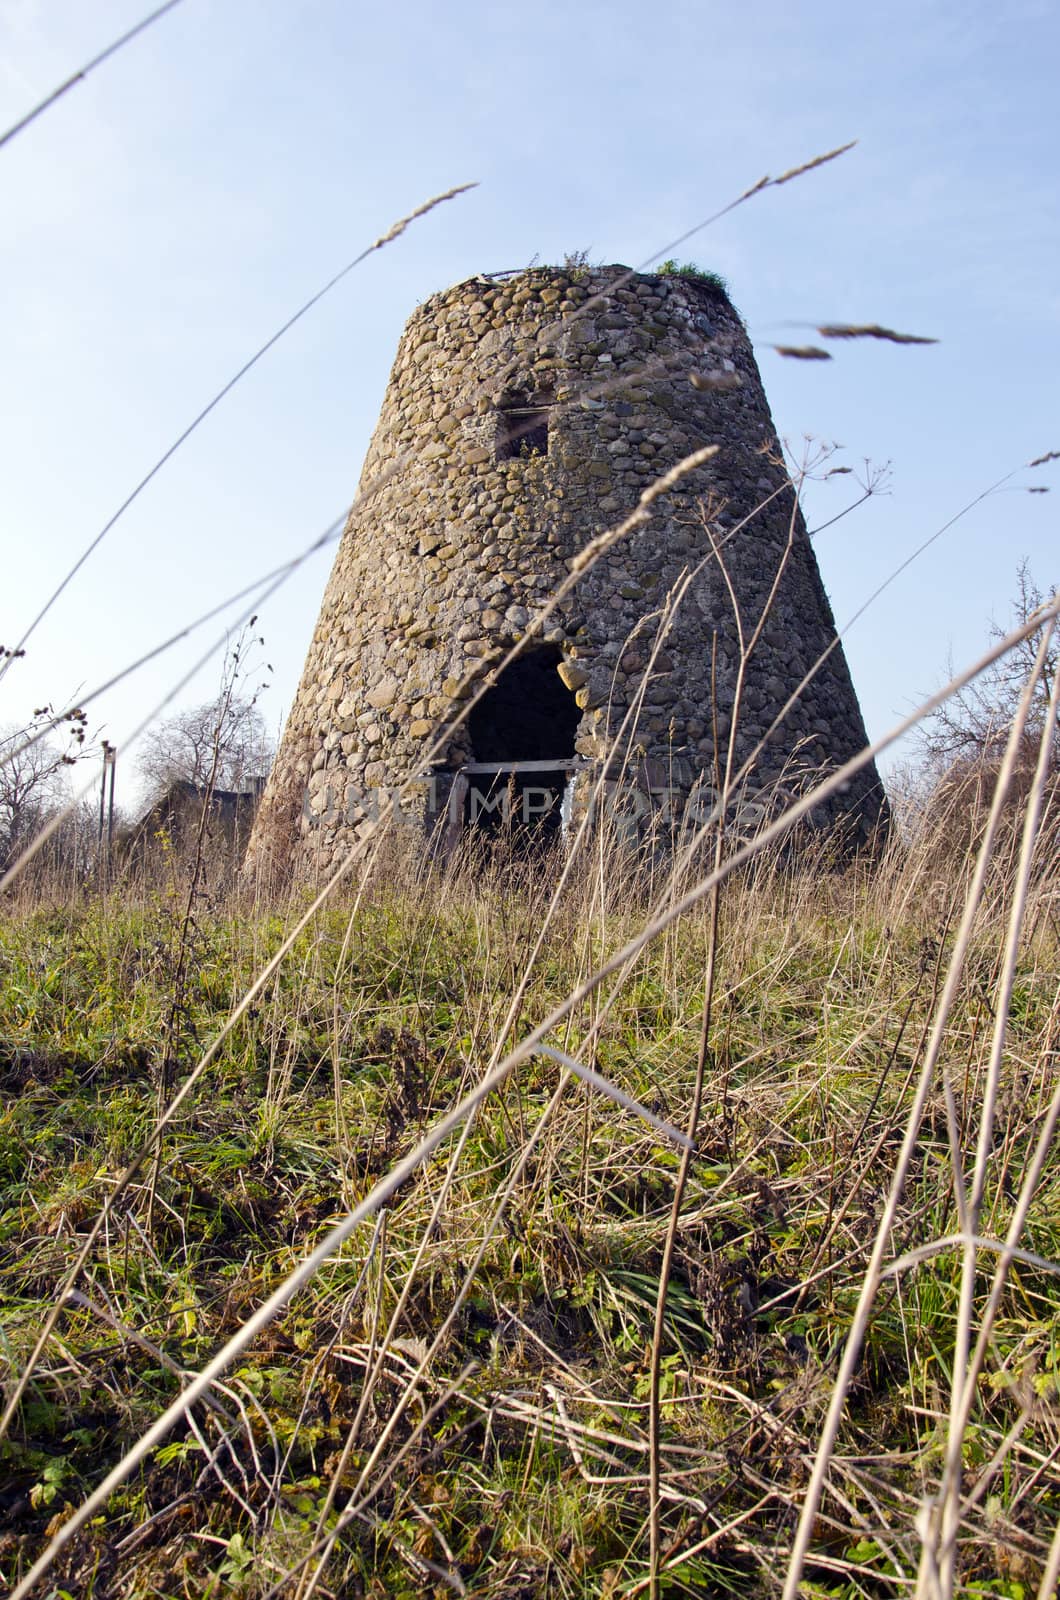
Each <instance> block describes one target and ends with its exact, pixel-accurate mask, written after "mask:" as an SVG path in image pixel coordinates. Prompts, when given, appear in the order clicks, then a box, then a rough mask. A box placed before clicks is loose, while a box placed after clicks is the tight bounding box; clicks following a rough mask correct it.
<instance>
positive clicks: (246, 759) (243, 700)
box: [137, 617, 275, 799]
mask: <svg viewBox="0 0 1060 1600" xmlns="http://www.w3.org/2000/svg"><path fill="white" fill-rule="evenodd" d="M257 620H258V619H257V617H251V619H250V621H249V622H248V623H247V624H246V626H245V627H244V628H243V630H242V631H241V633H240V634H239V636H238V638H237V639H236V640H235V641H234V642H233V643H231V644H230V645H229V648H228V651H227V652H226V655H225V661H224V669H223V672H222V675H221V688H220V691H219V693H218V694H217V696H216V697H215V698H214V699H213V700H209V701H207V702H206V704H205V705H201V706H193V707H192V708H191V710H189V711H178V712H177V713H176V715H175V716H172V717H166V718H165V719H164V720H163V721H162V722H159V723H158V724H157V725H156V726H155V727H154V728H152V729H150V731H149V732H148V733H147V734H145V736H144V738H143V740H142V742H141V746H140V753H139V755H138V757H137V768H138V770H139V772H140V776H141V777H142V778H143V780H144V782H145V784H146V785H147V789H148V793H149V795H150V797H151V798H152V799H157V798H158V797H159V796H160V795H162V794H164V793H165V791H166V790H167V789H169V788H170V787H171V786H172V785H173V784H174V783H181V782H182V783H192V784H194V785H195V786H196V788H198V789H210V790H214V791H217V790H229V791H234V792H236V793H238V792H240V791H241V790H245V789H249V788H251V787H252V786H253V782H254V780H255V779H258V778H262V777H264V775H265V774H266V773H267V772H268V770H269V768H270V766H271V765H272V759H273V756H274V755H275V748H274V745H273V742H272V739H271V737H270V735H269V731H268V728H267V727H266V725H265V718H264V717H263V716H262V714H261V712H260V710H259V709H258V697H259V695H260V694H261V693H262V691H263V690H264V689H266V688H267V687H268V683H267V681H263V682H260V683H258V684H257V685H256V686H254V687H249V686H248V677H249V675H250V674H251V673H253V672H254V671H256V670H258V667H257V659H258V651H259V649H260V647H261V646H262V645H263V644H264V642H265V641H264V639H263V638H261V636H260V635H258V634H255V633H254V631H253V630H254V628H255V625H256V624H257ZM265 670H266V671H267V672H269V673H271V672H272V667H271V665H269V663H267V662H266V663H265Z"/></svg>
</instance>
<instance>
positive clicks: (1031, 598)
mask: <svg viewBox="0 0 1060 1600" xmlns="http://www.w3.org/2000/svg"><path fill="white" fill-rule="evenodd" d="M1017 583H1018V590H1017V594H1016V597H1015V600H1014V601H1013V604H1012V623H1011V624H1010V626H1011V625H1015V626H1019V625H1020V624H1022V623H1025V622H1029V621H1030V620H1031V618H1032V617H1033V616H1034V614H1035V612H1036V611H1038V610H1039V609H1040V608H1041V606H1042V605H1043V604H1044V603H1045V598H1046V597H1045V595H1044V594H1043V592H1042V590H1041V589H1039V587H1038V585H1037V584H1036V583H1035V582H1034V579H1033V577H1032V576H1031V573H1030V569H1029V567H1028V565H1027V563H1026V561H1024V562H1021V563H1020V567H1019V571H1018V574H1017ZM1006 631H1007V629H1005V628H1001V627H999V626H997V625H996V624H994V625H993V626H992V627H991V629H990V637H991V638H992V639H995V640H997V639H1002V638H1004V636H1005V633H1006ZM1040 646H1041V630H1040V629H1039V630H1037V631H1036V632H1034V633H1031V634H1028V636H1027V637H1026V638H1025V639H1024V640H1023V642H1022V643H1021V644H1019V645H1017V646H1016V648H1015V649H1014V650H1010V651H1009V652H1008V654H1007V655H1004V656H1002V657H1001V659H1000V660H998V661H995V662H994V664H993V666H991V667H988V668H987V670H986V671H985V672H983V673H980V675H979V677H978V678H976V679H975V680H974V682H972V683H970V684H968V685H967V686H966V687H965V688H964V689H961V690H960V691H959V692H958V693H957V694H955V695H953V696H952V698H951V699H950V700H948V701H947V702H946V704H945V705H943V706H940V707H939V709H938V710H937V711H936V712H935V714H934V716H932V717H931V718H929V719H928V720H927V722H926V723H925V724H924V727H923V732H922V744H923V750H924V755H925V757H926V759H927V763H928V766H929V767H930V769H931V771H932V772H933V773H935V774H937V775H939V776H941V775H943V774H946V773H952V772H953V771H954V770H955V769H956V770H957V771H959V770H961V769H963V768H968V767H970V766H972V765H983V764H986V765H990V764H991V763H993V762H996V761H998V760H999V759H1000V757H1001V754H1002V752H1003V750H1004V748H1005V742H1006V740H1007V738H1008V731H1009V728H1010V727H1011V725H1012V719H1013V717H1014V716H1015V713H1016V708H1017V706H1018V705H1019V701H1020V696H1021V695H1022V693H1023V689H1024V685H1025V684H1026V682H1027V680H1028V678H1029V677H1030V676H1031V674H1032V673H1033V672H1034V668H1035V663H1036V661H1037V658H1038V651H1039V648H1040ZM1057 670H1060V639H1058V638H1057V635H1056V634H1054V635H1053V638H1052V640H1051V642H1050V644H1049V647H1048V650H1047V652H1046V657H1045V664H1044V669H1043V671H1042V674H1041V676H1040V677H1039V678H1038V680H1037V682H1036V683H1035V686H1034V693H1033V697H1032V700H1031V707H1030V713H1029V715H1028V718H1027V726H1026V733H1025V736H1024V738H1025V743H1026V746H1027V749H1028V751H1037V749H1038V746H1039V744H1040V742H1041V738H1042V734H1043V732H1045V724H1046V719H1047V717H1048V716H1049V690H1050V686H1051V684H1052V680H1053V676H1054V674H1055V673H1056V672H1057ZM1051 740H1052V764H1053V767H1054V769H1055V768H1056V767H1057V766H1060V724H1058V723H1056V722H1055V721H1054V723H1053V727H1052V732H1051ZM1030 759H1031V760H1032V761H1033V759H1034V757H1033V755H1032V756H1031V757H1030Z"/></svg>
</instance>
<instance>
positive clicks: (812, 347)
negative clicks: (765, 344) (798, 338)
mask: <svg viewBox="0 0 1060 1600" xmlns="http://www.w3.org/2000/svg"><path fill="white" fill-rule="evenodd" d="M773 349H774V350H775V351H776V352H777V355H778V356H788V357H789V358H790V359H791V360H792V361H831V359H832V355H831V351H829V350H822V349H821V347H820V345H819V344H775V345H774V346H773Z"/></svg>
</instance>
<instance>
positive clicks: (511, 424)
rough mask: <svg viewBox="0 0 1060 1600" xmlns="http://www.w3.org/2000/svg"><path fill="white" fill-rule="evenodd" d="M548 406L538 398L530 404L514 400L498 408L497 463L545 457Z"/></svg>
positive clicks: (519, 399)
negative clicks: (531, 457) (499, 415)
mask: <svg viewBox="0 0 1060 1600" xmlns="http://www.w3.org/2000/svg"><path fill="white" fill-rule="evenodd" d="M550 405H551V401H550V399H549V398H547V397H546V396H543V395H539V396H537V397H536V398H535V399H533V400H527V399H526V398H525V397H523V396H516V397H513V398H512V399H511V400H509V401H507V402H506V403H505V404H504V405H502V406H501V408H500V410H501V417H500V423H501V425H500V433H499V436H498V439H497V459H498V461H518V460H525V459H526V458H527V457H530V456H544V455H547V454H548V413H549V408H550Z"/></svg>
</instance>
